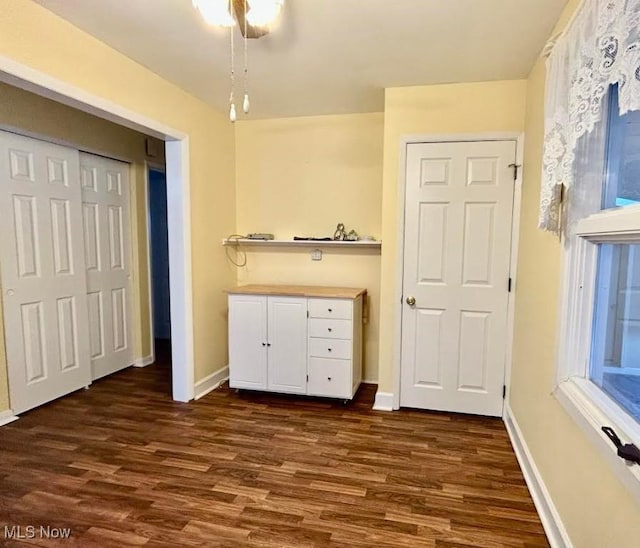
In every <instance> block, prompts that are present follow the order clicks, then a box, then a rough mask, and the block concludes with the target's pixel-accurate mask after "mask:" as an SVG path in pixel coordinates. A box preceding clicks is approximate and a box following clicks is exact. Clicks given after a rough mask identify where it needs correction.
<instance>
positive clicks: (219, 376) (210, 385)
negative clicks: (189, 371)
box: [194, 365, 229, 400]
mask: <svg viewBox="0 0 640 548" xmlns="http://www.w3.org/2000/svg"><path fill="white" fill-rule="evenodd" d="M228 378H229V366H228V365H227V366H226V367H222V368H221V369H218V370H217V371H214V372H213V373H211V375H207V376H206V377H205V378H204V379H202V380H199V381H198V382H197V383H196V386H195V394H196V395H195V397H194V399H196V400H199V399H200V398H201V397H202V396H206V395H207V394H208V393H209V392H211V391H212V390H215V389H216V388H218V386H220V385H221V384H222V383H223V382H224V381H226V380H227V379H228Z"/></svg>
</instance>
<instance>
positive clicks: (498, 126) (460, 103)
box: [379, 80, 526, 392]
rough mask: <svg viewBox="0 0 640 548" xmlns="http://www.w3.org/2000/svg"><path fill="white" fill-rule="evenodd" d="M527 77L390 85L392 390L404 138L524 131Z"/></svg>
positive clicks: (384, 357) (385, 289)
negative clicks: (515, 79) (522, 79)
mask: <svg viewBox="0 0 640 548" xmlns="http://www.w3.org/2000/svg"><path fill="white" fill-rule="evenodd" d="M525 98H526V82H525V81H521V80H518V81H505V82H480V83H470V84H447V85H438V86H419V87H406V88H392V89H387V90H386V93H385V111H384V117H385V122H384V171H383V190H382V240H383V242H384V246H383V249H382V272H381V288H382V290H381V296H380V311H381V314H380V333H381V336H380V353H379V368H380V374H379V377H380V386H379V390H380V391H381V392H393V388H394V381H393V379H394V369H393V360H394V352H397V350H398V349H397V348H395V346H394V341H395V338H396V329H395V328H396V326H395V319H396V318H395V312H396V307H397V303H396V301H395V290H396V284H397V251H398V250H397V238H398V221H399V220H398V215H397V213H398V181H399V169H400V167H399V158H400V140H401V138H402V137H403V136H408V135H417V134H420V135H428V134H461V133H482V132H498V131H502V132H522V131H523V130H524V113H525Z"/></svg>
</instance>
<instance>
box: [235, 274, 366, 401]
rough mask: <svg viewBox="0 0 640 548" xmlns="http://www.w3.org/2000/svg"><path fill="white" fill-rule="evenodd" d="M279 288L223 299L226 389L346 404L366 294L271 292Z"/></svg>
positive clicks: (357, 363) (358, 361)
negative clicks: (226, 335) (226, 316)
mask: <svg viewBox="0 0 640 548" xmlns="http://www.w3.org/2000/svg"><path fill="white" fill-rule="evenodd" d="M278 287H279V286H246V287H244V288H238V289H236V290H233V292H230V294H229V386H230V387H231V388H245V389H250V390H267V391H271V392H282V393H290V394H308V395H312V396H324V397H331V398H341V399H351V398H352V397H353V396H354V394H355V392H356V390H357V389H358V386H359V385H360V382H361V380H362V303H363V295H364V293H365V291H364V290H355V289H354V290H349V291H350V292H347V293H345V292H346V291H347V290H345V288H342V291H341V292H340V295H345V294H347V295H349V298H338V297H335V298H325V297H323V298H315V297H313V296H309V294H311V295H313V293H314V288H309V287H298V286H287V291H288V292H289V293H290V294H276V295H274V294H270V293H274V292H275V291H278ZM318 289H320V290H322V292H321V294H322V295H326V294H327V293H330V291H329V290H330V288H315V290H318ZM336 289H340V288H336ZM259 291H262V292H263V293H262V294H261V293H259ZM279 291H280V292H282V291H283V290H282V289H279ZM351 295H353V296H352V297H351Z"/></svg>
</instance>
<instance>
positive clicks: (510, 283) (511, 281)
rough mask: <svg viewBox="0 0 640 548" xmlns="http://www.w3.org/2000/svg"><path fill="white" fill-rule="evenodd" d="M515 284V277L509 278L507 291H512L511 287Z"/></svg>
mask: <svg viewBox="0 0 640 548" xmlns="http://www.w3.org/2000/svg"><path fill="white" fill-rule="evenodd" d="M512 286H513V279H512V278H509V283H508V284H507V291H509V293H511V287H512Z"/></svg>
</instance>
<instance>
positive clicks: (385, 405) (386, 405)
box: [373, 391, 393, 411]
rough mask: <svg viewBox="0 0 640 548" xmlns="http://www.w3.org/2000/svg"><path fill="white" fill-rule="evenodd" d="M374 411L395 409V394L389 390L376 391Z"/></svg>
mask: <svg viewBox="0 0 640 548" xmlns="http://www.w3.org/2000/svg"><path fill="white" fill-rule="evenodd" d="M373 410H374V411H393V394H391V393H389V392H380V391H378V392H376V399H375V401H374V402H373Z"/></svg>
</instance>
